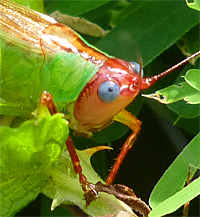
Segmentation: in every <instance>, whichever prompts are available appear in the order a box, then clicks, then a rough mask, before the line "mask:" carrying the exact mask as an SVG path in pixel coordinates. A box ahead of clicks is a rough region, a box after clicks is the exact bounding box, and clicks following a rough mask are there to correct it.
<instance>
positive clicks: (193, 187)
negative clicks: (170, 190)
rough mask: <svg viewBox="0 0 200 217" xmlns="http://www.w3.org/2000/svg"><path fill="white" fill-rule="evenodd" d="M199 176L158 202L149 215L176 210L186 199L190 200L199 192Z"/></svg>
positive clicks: (154, 215) (164, 213)
mask: <svg viewBox="0 0 200 217" xmlns="http://www.w3.org/2000/svg"><path fill="white" fill-rule="evenodd" d="M199 186H200V177H199V178H198V179H196V180H194V181H193V182H192V183H191V184H190V185H188V186H187V187H185V188H183V189H182V190H180V191H179V192H177V193H176V194H174V195H173V196H172V197H170V198H168V199H167V200H165V201H164V202H163V203H161V204H159V205H158V206H157V207H156V208H155V209H153V210H152V211H151V213H150V214H149V217H157V216H164V215H166V214H169V213H172V212H174V211H176V210H177V209H178V208H179V207H181V206H183V205H184V204H185V203H187V202H188V201H191V200H192V199H194V198H195V197H196V196H198V195H199V194H200V187H199Z"/></svg>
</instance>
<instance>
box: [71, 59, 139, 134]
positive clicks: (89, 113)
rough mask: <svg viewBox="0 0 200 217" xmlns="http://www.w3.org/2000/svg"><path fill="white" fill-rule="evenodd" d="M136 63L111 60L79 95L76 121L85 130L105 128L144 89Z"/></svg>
mask: <svg viewBox="0 0 200 217" xmlns="http://www.w3.org/2000/svg"><path fill="white" fill-rule="evenodd" d="M136 68H138V67H137V65H136V64H133V63H128V62H126V61H124V60H120V59H115V58H111V59H110V58H109V59H107V60H106V61H105V62H104V64H103V65H102V66H101V67H100V69H99V71H98V72H97V74H96V75H95V76H94V77H93V78H92V79H91V80H90V81H89V83H88V84H87V85H86V87H85V88H84V89H83V91H82V92H81V93H80V95H79V97H78V99H77V101H76V104H75V109H74V115H75V118H76V119H77V120H78V123H79V125H82V126H83V127H84V128H85V130H90V129H94V128H97V129H98V128H102V127H103V126H105V125H107V124H108V123H109V122H110V121H112V118H113V117H114V116H115V115H116V114H117V113H119V112H120V111H121V110H122V109H124V108H125V107H126V106H127V105H128V104H130V103H131V102H132V101H133V100H134V98H135V97H136V96H137V95H138V93H139V92H140V90H141V81H142V79H141V78H140V75H139V72H138V69H136Z"/></svg>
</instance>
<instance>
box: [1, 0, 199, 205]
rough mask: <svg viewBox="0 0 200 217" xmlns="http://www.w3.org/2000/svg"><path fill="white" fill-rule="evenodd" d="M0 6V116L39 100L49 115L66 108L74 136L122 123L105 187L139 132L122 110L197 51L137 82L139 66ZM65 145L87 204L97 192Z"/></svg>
mask: <svg viewBox="0 0 200 217" xmlns="http://www.w3.org/2000/svg"><path fill="white" fill-rule="evenodd" d="M0 7H1V11H0V12H1V17H0V22H1V38H2V40H1V46H2V56H3V60H2V67H1V71H2V75H1V98H2V101H1V114H2V115H14V116H16V115H27V114H30V113H31V112H33V111H34V110H35V109H36V107H37V104H38V101H39V98H40V96H41V99H40V103H44V104H45V105H47V107H48V109H49V111H50V113H51V114H52V115H53V114H55V113H57V112H58V111H60V112H62V111H65V110H68V112H69V114H68V115H66V119H67V120H68V121H69V123H70V124H69V126H70V128H71V129H72V130H74V131H75V132H76V133H78V134H85V135H86V136H88V137H91V136H92V132H93V131H99V130H101V129H103V128H105V127H106V126H108V125H110V124H111V123H112V122H114V121H117V122H120V123H122V124H124V125H127V126H128V127H129V128H130V129H131V130H132V133H131V135H130V136H129V137H128V138H127V140H126V141H125V143H124V145H123V147H122V150H121V152H120V154H119V156H118V158H117V160H116V162H115V164H114V166H113V168H112V169H111V172H110V174H109V175H108V178H107V180H106V183H107V184H108V185H111V184H112V183H113V181H114V178H115V176H116V174H117V172H118V170H119V167H120V165H121V163H122V161H123V159H124V158H125V156H126V154H127V153H128V151H129V150H130V149H131V147H132V146H133V144H134V143H135V141H136V139H137V136H138V134H139V132H140V128H141V122H140V121H139V120H138V119H137V118H136V117H134V116H133V115H132V114H131V113H129V112H128V111H126V110H125V108H126V107H127V106H128V105H129V104H130V103H131V102H132V101H133V100H134V99H135V97H136V96H137V95H138V94H139V93H140V91H141V90H144V89H147V88H149V87H151V86H152V85H153V84H154V83H155V82H157V81H158V80H159V79H160V78H162V77H164V76H165V75H167V74H169V73H171V72H172V71H174V70H175V69H177V68H178V67H180V66H181V65H183V64H185V63H187V62H189V60H191V59H193V58H194V57H196V56H198V55H200V51H198V52H196V53H195V54H193V55H192V56H190V57H188V58H187V59H185V60H183V61H182V62H180V63H178V64H177V65H175V66H173V67H171V68H170V69H168V70H166V71H164V72H162V73H160V74H158V75H155V76H152V77H149V78H142V76H141V74H142V66H141V64H139V67H138V64H137V63H133V62H132V63H129V62H126V61H124V60H121V59H117V58H115V57H112V56H109V55H108V54H106V53H103V52H101V51H100V50H98V49H96V48H95V47H93V46H92V45H89V44H88V43H87V42H86V41H85V40H84V39H83V38H81V37H80V36H79V35H78V34H77V33H75V32H74V31H73V30H72V29H70V28H69V27H67V26H65V25H63V24H60V23H58V22H57V21H56V20H54V19H53V18H51V17H49V16H47V15H44V14H41V13H39V12H36V11H33V10H31V9H28V8H25V7H22V6H19V5H17V4H15V3H11V2H10V1H7V0H1V2H0ZM42 93H43V94H42ZM41 94H42V95H41ZM52 97H53V99H52ZM54 103H55V104H54ZM66 144H67V147H68V149H69V153H70V155H71V159H72V162H73V165H74V169H75V172H76V173H77V174H79V179H80V183H81V185H82V188H83V190H84V192H85V196H86V200H87V203H90V202H91V201H92V200H95V199H96V198H97V196H98V192H97V191H96V189H95V185H93V184H91V183H89V182H88V181H87V178H86V177H85V176H84V175H83V174H82V169H81V165H80V163H79V159H78V156H77V154H76V151H75V148H74V146H73V143H72V141H71V139H70V138H69V139H68V140H67V141H66Z"/></svg>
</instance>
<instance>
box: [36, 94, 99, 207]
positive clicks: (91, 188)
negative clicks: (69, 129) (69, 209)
mask: <svg viewBox="0 0 200 217" xmlns="http://www.w3.org/2000/svg"><path fill="white" fill-rule="evenodd" d="M40 103H41V104H43V105H46V106H47V108H48V110H49V112H50V114H51V115H54V114H56V113H58V110H57V108H56V105H55V104H54V102H53V97H52V95H51V94H50V93H48V92H46V91H44V92H43V93H42V94H41V97H40ZM66 146H67V149H68V151H69V154H70V157H71V161H72V164H73V167H74V171H75V173H76V174H79V182H80V184H81V186H82V189H83V191H84V196H85V199H86V203H87V205H89V204H90V203H91V202H92V201H93V200H96V199H97V197H98V192H97V191H96V190H95V185H94V184H92V183H90V182H88V181H87V178H86V177H85V176H84V175H83V173H82V167H81V164H80V160H79V157H78V155H77V153H76V150H75V147H74V144H73V142H72V139H71V136H69V137H68V139H67V141H66Z"/></svg>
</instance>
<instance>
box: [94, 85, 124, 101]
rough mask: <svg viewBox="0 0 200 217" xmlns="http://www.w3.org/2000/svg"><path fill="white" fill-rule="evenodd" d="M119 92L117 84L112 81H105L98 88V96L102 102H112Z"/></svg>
mask: <svg viewBox="0 0 200 217" xmlns="http://www.w3.org/2000/svg"><path fill="white" fill-rule="evenodd" d="M119 94H120V87H119V84H117V83H115V82H113V81H105V82H103V83H102V84H101V85H99V88H98V96H99V98H100V99H101V100H102V101H103V102H107V103H109V102H113V101H115V100H116V99H117V97H118V96H119Z"/></svg>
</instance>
